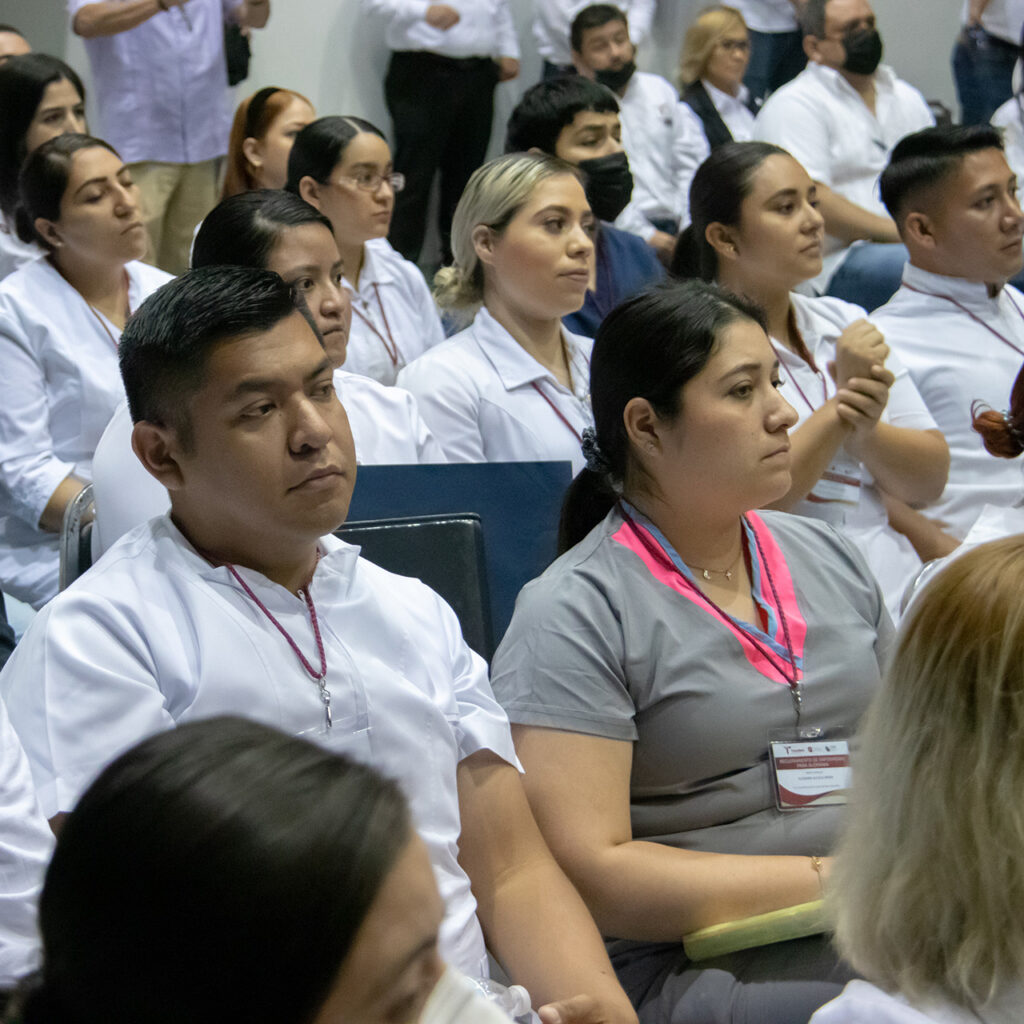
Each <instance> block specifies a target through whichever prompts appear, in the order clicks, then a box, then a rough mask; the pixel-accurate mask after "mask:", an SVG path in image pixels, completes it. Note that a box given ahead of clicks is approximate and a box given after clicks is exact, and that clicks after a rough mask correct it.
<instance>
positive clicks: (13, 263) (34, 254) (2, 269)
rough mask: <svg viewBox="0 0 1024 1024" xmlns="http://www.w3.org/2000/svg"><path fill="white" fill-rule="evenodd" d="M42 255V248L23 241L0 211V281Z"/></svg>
mask: <svg viewBox="0 0 1024 1024" xmlns="http://www.w3.org/2000/svg"><path fill="white" fill-rule="evenodd" d="M42 255H43V248H42V246H40V245H36V243H35V242H23V241H22V240H21V239H20V238H19V237H18V234H17V232H16V231H15V230H14V225H13V224H11V223H9V222H8V220H7V218H6V217H5V216H4V215H3V214H2V213H0V281H2V280H3V279H4V278H5V277H6V276H7V275H8V274H12V273H14V271H15V270H17V269H18V267H22V266H24V265H25V264H26V263H29V262H31V261H32V260H37V259H39V257H40V256H42Z"/></svg>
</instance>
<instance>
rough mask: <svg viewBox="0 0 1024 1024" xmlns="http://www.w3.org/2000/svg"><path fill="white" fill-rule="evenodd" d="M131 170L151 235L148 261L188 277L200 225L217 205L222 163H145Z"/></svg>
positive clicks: (218, 161) (154, 161) (213, 161)
mask: <svg viewBox="0 0 1024 1024" xmlns="http://www.w3.org/2000/svg"><path fill="white" fill-rule="evenodd" d="M128 166H129V169H130V170H131V173H132V179H133V180H134V182H135V184H136V185H138V186H139V193H140V196H141V200H142V212H143V216H144V218H145V220H146V228H147V229H148V231H149V252H148V254H147V256H146V259H147V261H148V262H150V263H154V264H156V266H158V267H160V269H161V270H166V271H167V272H168V273H169V274H182V273H184V272H185V271H186V270H188V262H189V253H190V252H191V251H192V236H193V234H194V233H195V229H196V225H197V224H198V223H199V222H200V221H201V220H202V219H203V218H204V217H205V216H206V215H207V214H208V213H209V212H210V210H212V209H213V207H214V206H216V205H217V184H218V181H217V179H218V176H219V175H218V172H219V169H220V160H219V159H214V160H203V161H202V162H201V163H198V164H168V163H161V162H159V161H156V160H144V161H141V162H140V163H137V164H129V165H128Z"/></svg>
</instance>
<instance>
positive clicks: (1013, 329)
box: [871, 263, 1024, 537]
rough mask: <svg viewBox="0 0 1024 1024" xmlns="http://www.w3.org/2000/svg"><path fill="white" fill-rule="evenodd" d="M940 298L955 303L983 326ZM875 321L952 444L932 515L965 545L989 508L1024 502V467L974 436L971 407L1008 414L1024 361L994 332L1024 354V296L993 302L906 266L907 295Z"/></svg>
mask: <svg viewBox="0 0 1024 1024" xmlns="http://www.w3.org/2000/svg"><path fill="white" fill-rule="evenodd" d="M911 288H917V289H920V291H921V292H925V293H930V294H921V293H920V292H917V291H911ZM937 295H948V296H950V297H951V298H954V299H956V300H957V302H959V303H961V304H962V305H963V306H964V307H965V308H966V309H967V310H969V311H970V314H973V317H977V318H978V319H979V320H980V321H982V322H981V323H978V322H977V321H975V320H974V319H973V317H972V316H971V315H968V313H966V312H964V311H963V310H961V309H960V308H958V307H957V306H956V305H955V304H954V303H953V302H950V301H948V300H947V299H942V298H936V297H935V296H937ZM871 320H872V321H873V322H874V323H875V324H876V325H877V326H878V329H879V330H880V331H881V332H882V333H883V334H884V335H885V340H886V341H887V342H888V344H889V346H890V348H892V350H893V351H894V352H895V353H896V355H897V356H899V359H900V361H901V362H902V363H903V365H904V366H906V368H907V370H908V371H909V373H910V376H911V379H912V380H913V381H914V384H915V385H916V386H917V390H918V392H919V393H920V395H921V397H922V398H923V399H924V402H925V404H926V405H927V406H928V411H929V412H930V413H931V414H932V417H933V418H934V419H935V422H936V423H937V424H938V425H939V429H940V430H941V431H942V433H943V434H944V435H945V438H946V441H947V442H948V443H949V453H950V457H951V462H950V467H949V482H948V483H947V484H946V489H945V491H943V493H942V497H941V498H940V499H939V501H938V502H936V503H935V504H934V505H931V506H929V507H928V509H927V514H928V515H929V516H930V517H932V518H935V519H940V520H943V521H944V522H946V523H948V524H949V532H950V533H952V534H954V535H955V536H957V537H963V536H964V534H966V533H967V531H968V530H969V529H970V527H971V524H972V523H973V522H974V520H975V519H976V518H977V517H978V514H979V513H980V512H981V510H982V508H983V506H984V505H986V504H990V505H1001V506H1007V505H1012V504H1014V503H1015V502H1016V501H1017V500H1018V499H1019V498H1020V495H1021V475H1020V466H1019V465H1018V464H1017V463H1016V462H1015V461H1013V460H1010V459H1000V458H997V457H996V456H994V455H989V454H988V452H986V451H985V448H984V445H983V444H982V441H981V437H980V436H979V435H978V434H976V433H975V432H974V430H973V429H972V428H971V404H972V403H973V402H981V403H983V404H985V405H988V406H990V407H991V408H993V409H999V410H1001V409H1005V408H1006V406H1007V403H1008V401H1009V397H1010V389H1011V388H1012V387H1013V382H1014V380H1015V379H1016V377H1017V372H1018V371H1019V370H1020V368H1021V363H1024V355H1022V354H1021V352H1018V351H1015V350H1014V349H1013V348H1011V347H1010V346H1009V345H1007V344H1005V343H1004V342H1002V341H1000V339H999V338H997V337H996V336H995V335H994V334H993V333H992V331H991V330H989V328H992V329H993V330H995V331H998V332H999V333H1000V334H1002V335H1003V336H1004V337H1005V338H1007V339H1008V340H1009V341H1011V342H1012V343H1013V344H1014V345H1016V346H1017V348H1018V349H1020V350H1022V351H1024V295H1022V294H1021V293H1020V292H1019V291H1017V289H1016V288H1014V287H1013V286H1012V285H1007V286H1006V287H1004V288H1003V289H1002V290H1001V291H1000V292H999V294H998V295H997V296H996V297H995V298H990V297H989V294H988V289H987V287H986V286H985V285H983V284H977V283H975V282H972V281H964V280H962V279H961V278H955V277H945V276H943V275H940V274H930V273H928V272H927V271H925V270H921V269H920V268H918V267H915V266H913V265H912V264H910V263H908V264H907V265H906V267H904V270H903V285H902V287H901V288H900V289H899V291H897V292H896V294H895V295H894V296H893V297H892V298H891V299H890V300H889V301H888V302H887V303H886V304H885V305H884V306H882V307H881V308H880V309H876V310H875V311H874V312H873V313H872V314H871Z"/></svg>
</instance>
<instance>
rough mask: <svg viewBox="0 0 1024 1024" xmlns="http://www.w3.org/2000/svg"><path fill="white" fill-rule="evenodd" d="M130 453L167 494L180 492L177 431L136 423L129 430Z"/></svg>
mask: <svg viewBox="0 0 1024 1024" xmlns="http://www.w3.org/2000/svg"><path fill="white" fill-rule="evenodd" d="M132 451H133V452H135V455H136V456H137V458H138V460H139V462H141V463H142V465H143V466H144V467H145V469H146V472H147V473H149V474H150V476H152V477H154V478H155V479H157V480H159V481H160V483H162V484H163V485H164V487H166V488H167V490H169V491H176V490H180V489H181V488H182V487H183V486H184V483H185V478H184V474H183V473H182V471H181V461H182V460H181V455H182V446H181V441H180V440H179V439H178V432H177V431H176V430H174V429H173V428H172V427H165V426H163V425H162V424H159V423H153V422H151V421H150V420H139V422H138V423H136V424H135V426H134V427H132Z"/></svg>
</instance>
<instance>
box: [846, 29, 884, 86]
mask: <svg viewBox="0 0 1024 1024" xmlns="http://www.w3.org/2000/svg"><path fill="white" fill-rule="evenodd" d="M843 49H844V50H846V60H845V61H844V62H843V70H844V71H852V72H853V73H854V74H855V75H871V74H874V71H875V68H877V67H878V62H879V61H880V60H881V59H882V37H881V36H880V35H879V34H878V29H875V28H859V29H857V30H856V31H855V32H850V33H849V34H848V35H846V36H844V37H843Z"/></svg>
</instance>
